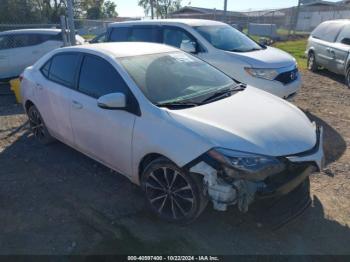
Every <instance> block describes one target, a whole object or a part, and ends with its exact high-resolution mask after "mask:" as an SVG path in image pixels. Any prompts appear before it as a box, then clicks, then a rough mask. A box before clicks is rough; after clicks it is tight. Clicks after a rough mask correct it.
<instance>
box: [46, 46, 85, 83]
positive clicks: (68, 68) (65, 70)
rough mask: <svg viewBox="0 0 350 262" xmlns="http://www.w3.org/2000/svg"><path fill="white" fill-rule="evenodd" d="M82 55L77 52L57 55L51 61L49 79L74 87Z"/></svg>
mask: <svg viewBox="0 0 350 262" xmlns="http://www.w3.org/2000/svg"><path fill="white" fill-rule="evenodd" d="M79 60H80V56H79V54H76V53H64V54H58V55H55V56H54V57H53V58H52V61H51V67H50V73H49V79H50V80H52V81H54V82H56V83H58V84H61V85H64V86H66V87H70V88H73V87H74V82H75V81H74V80H75V75H76V71H77V68H78V65H79Z"/></svg>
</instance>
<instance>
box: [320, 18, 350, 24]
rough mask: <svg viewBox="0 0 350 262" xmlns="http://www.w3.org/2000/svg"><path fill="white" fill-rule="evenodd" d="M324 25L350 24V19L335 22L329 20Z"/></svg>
mask: <svg viewBox="0 0 350 262" xmlns="http://www.w3.org/2000/svg"><path fill="white" fill-rule="evenodd" d="M323 23H324V24H332V23H333V24H343V25H346V24H350V19H335V20H328V21H325V22H323Z"/></svg>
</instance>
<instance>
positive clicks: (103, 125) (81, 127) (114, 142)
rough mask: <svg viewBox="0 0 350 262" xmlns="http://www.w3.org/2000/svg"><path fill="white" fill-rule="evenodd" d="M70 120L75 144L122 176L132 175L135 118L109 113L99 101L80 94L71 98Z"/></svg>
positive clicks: (114, 111) (126, 114)
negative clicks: (99, 105)
mask: <svg viewBox="0 0 350 262" xmlns="http://www.w3.org/2000/svg"><path fill="white" fill-rule="evenodd" d="M70 117H71V122H72V126H73V132H74V142H75V145H76V146H77V147H78V148H79V150H81V151H82V152H84V153H86V154H88V155H90V156H92V157H94V158H96V159H97V160H99V161H101V162H103V163H105V164H106V165H108V166H110V167H112V168H113V169H115V170H118V171H119V172H121V173H122V174H127V175H128V174H131V141H132V135H133V127H134V122H135V119H136V116H135V115H133V114H131V113H128V112H126V111H123V110H106V109H102V108H100V107H98V106H97V99H96V98H92V97H90V96H87V95H85V94H82V93H79V92H75V91H74V92H73V93H72V96H71V105H70Z"/></svg>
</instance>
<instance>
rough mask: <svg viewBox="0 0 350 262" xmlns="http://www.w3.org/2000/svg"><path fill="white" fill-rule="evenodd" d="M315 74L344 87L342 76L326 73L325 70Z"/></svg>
mask: <svg viewBox="0 0 350 262" xmlns="http://www.w3.org/2000/svg"><path fill="white" fill-rule="evenodd" d="M316 74H319V75H321V76H325V77H328V78H330V79H332V80H334V81H336V82H338V83H339V84H343V85H344V86H346V85H345V78H344V76H342V75H338V74H336V73H333V72H331V71H328V70H326V69H320V70H318V71H317V72H316Z"/></svg>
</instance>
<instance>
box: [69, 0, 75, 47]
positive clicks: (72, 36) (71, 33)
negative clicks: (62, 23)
mask: <svg viewBox="0 0 350 262" xmlns="http://www.w3.org/2000/svg"><path fill="white" fill-rule="evenodd" d="M67 9H68V10H67V11H68V25H69V36H70V37H69V38H70V44H71V45H75V44H76V42H75V27H74V13H73V0H67Z"/></svg>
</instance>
